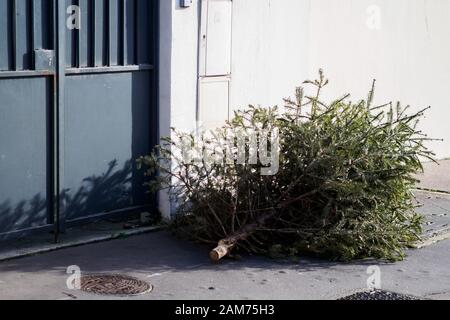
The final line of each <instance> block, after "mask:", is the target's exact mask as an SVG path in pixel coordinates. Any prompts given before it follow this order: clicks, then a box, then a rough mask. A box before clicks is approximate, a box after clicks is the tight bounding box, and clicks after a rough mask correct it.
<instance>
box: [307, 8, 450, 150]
mask: <svg viewBox="0 0 450 320" xmlns="http://www.w3.org/2000/svg"><path fill="white" fill-rule="evenodd" d="M371 5H376V6H378V8H379V14H380V25H379V27H380V29H379V30H377V29H371V28H369V27H368V25H367V22H368V20H369V22H370V21H374V20H370V18H371V17H375V19H376V16H372V15H371V13H373V11H372V12H371V11H370V9H369V11H368V8H370V6H371ZM373 8H376V7H373ZM375 13H376V12H375ZM309 16H310V24H309V30H310V37H309V39H310V41H309V42H308V48H309V50H308V56H309V62H308V69H309V77H313V76H314V75H315V74H316V73H317V70H318V69H319V68H323V69H324V70H325V72H326V74H327V76H328V77H329V78H330V80H331V85H330V88H329V89H328V92H329V93H330V94H332V95H335V96H336V95H337V96H339V95H341V94H342V93H347V92H351V93H352V94H353V96H354V98H355V99H360V98H364V97H366V96H367V92H368V90H369V88H370V85H371V82H372V79H374V78H376V79H377V81H378V83H377V88H378V89H377V101H378V102H379V103H384V102H389V101H392V100H393V101H397V100H400V101H402V102H403V103H404V104H405V105H408V104H411V105H412V106H415V109H416V110H419V108H423V107H427V106H432V110H431V111H429V112H428V114H427V117H426V119H425V120H424V122H423V125H422V129H423V130H424V131H425V132H426V133H428V134H429V135H430V136H432V137H435V138H444V139H445V142H438V143H431V144H430V147H431V148H432V149H433V150H434V151H435V152H436V153H437V155H438V157H439V158H444V157H450V125H449V118H450V99H449V94H448V92H449V89H450V1H448V0H339V1H336V0H313V1H311V11H310V14H309ZM375 25H376V24H372V23H369V26H375Z"/></svg>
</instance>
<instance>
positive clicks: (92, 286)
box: [81, 275, 153, 296]
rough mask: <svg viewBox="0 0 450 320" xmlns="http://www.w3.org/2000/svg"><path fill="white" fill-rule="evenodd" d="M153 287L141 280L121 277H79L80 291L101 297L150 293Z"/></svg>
mask: <svg viewBox="0 0 450 320" xmlns="http://www.w3.org/2000/svg"><path fill="white" fill-rule="evenodd" d="M152 289H153V287H152V286H151V285H150V284H148V283H146V282H144V281H141V280H138V279H136V278H133V277H128V276H122V275H88V276H82V277H81V290H82V291H85V292H89V293H95V294H101V295H117V296H131V295H139V294H145V293H149V292H151V291H152Z"/></svg>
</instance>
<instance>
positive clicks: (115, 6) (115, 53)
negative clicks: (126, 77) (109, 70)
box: [109, 0, 120, 66]
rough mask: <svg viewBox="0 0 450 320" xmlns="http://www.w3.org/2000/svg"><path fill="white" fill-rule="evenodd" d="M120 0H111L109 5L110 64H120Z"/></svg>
mask: <svg viewBox="0 0 450 320" xmlns="http://www.w3.org/2000/svg"><path fill="white" fill-rule="evenodd" d="M119 1H120V0H110V6H109V65H110V66H116V65H118V64H119V43H120V40H119V30H120V19H119Z"/></svg>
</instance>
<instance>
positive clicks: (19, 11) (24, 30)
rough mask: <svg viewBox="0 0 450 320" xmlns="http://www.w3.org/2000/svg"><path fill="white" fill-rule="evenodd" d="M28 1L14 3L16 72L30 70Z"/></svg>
mask: <svg viewBox="0 0 450 320" xmlns="http://www.w3.org/2000/svg"><path fill="white" fill-rule="evenodd" d="M29 5H30V2H29V1H28V0H16V1H15V12H14V19H15V28H14V29H15V44H16V48H15V49H16V54H15V55H16V70H29V69H30V62H31V61H30V60H31V59H30V55H31V51H32V49H31V41H30V40H31V30H30V27H31V22H32V21H31V20H32V19H31V16H32V15H31V12H30V10H29V9H30V7H29Z"/></svg>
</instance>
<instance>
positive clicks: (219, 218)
mask: <svg viewBox="0 0 450 320" xmlns="http://www.w3.org/2000/svg"><path fill="white" fill-rule="evenodd" d="M305 84H307V85H311V86H313V87H314V88H315V93H314V95H312V96H307V95H306V94H305V93H304V92H305V91H304V89H303V88H298V89H297V91H296V99H294V100H291V99H287V100H286V108H285V110H284V111H283V112H280V111H279V110H278V109H277V108H256V107H249V108H248V110H247V111H242V112H237V113H236V114H235V117H234V118H233V119H232V120H231V121H229V122H227V123H226V124H224V127H222V128H219V129H217V130H215V131H214V133H213V134H205V135H202V136H201V137H200V139H196V137H195V136H194V135H191V134H184V133H179V132H176V131H174V135H173V137H172V138H171V139H165V140H164V144H163V145H161V146H158V147H157V148H156V149H155V151H154V153H153V154H152V155H149V156H147V157H143V158H141V159H140V160H139V163H140V165H142V166H144V167H145V168H146V170H147V174H148V175H152V176H153V175H155V174H156V173H158V175H157V177H156V178H155V179H154V180H153V181H152V182H151V183H150V187H151V190H152V191H156V190H161V189H168V190H169V191H170V194H171V195H172V196H173V197H174V199H175V200H176V201H177V202H178V203H179V206H178V215H177V217H176V218H175V220H174V222H173V228H174V229H175V230H176V231H177V232H178V233H179V234H182V235H185V236H188V237H189V238H190V239H193V240H196V241H199V242H202V243H207V244H210V245H212V246H213V245H214V246H215V247H216V248H215V249H214V250H213V251H212V252H211V254H210V256H211V259H212V260H214V261H218V260H220V259H222V258H223V257H225V256H227V255H229V254H230V253H231V252H232V251H233V250H240V251H246V252H250V253H257V254H269V255H271V256H273V257H282V256H298V255H300V254H314V255H317V256H322V257H327V258H331V259H340V260H351V259H357V258H365V257H374V258H383V259H388V260H399V259H402V258H403V257H404V249H405V248H407V247H408V246H411V245H413V244H414V243H415V242H416V241H417V240H419V238H420V235H421V223H422V218H421V216H420V215H419V214H417V213H416V212H415V204H414V201H413V200H414V199H413V195H412V193H411V188H413V187H414V185H415V183H416V182H417V181H416V180H415V179H414V175H415V174H416V173H417V172H418V171H421V170H422V165H421V159H424V158H426V159H431V160H432V158H433V154H432V152H430V151H429V150H427V148H426V147H425V145H424V142H425V141H426V140H429V139H428V138H427V137H426V135H424V134H423V133H421V132H420V131H418V129H417V124H418V122H419V120H420V118H421V117H422V116H423V114H424V112H425V111H426V109H425V110H422V111H420V112H418V113H414V114H412V115H408V114H407V112H408V110H409V108H408V107H406V108H402V107H401V106H400V104H397V105H395V106H394V105H393V104H392V103H388V104H386V105H383V106H373V105H372V102H373V97H374V87H375V86H374V87H373V88H372V90H371V91H370V94H369V97H368V99H367V100H364V101H360V102H358V103H352V102H350V101H349V98H350V96H349V95H346V96H344V97H342V98H340V99H338V100H336V101H333V102H331V103H325V102H323V101H321V99H320V96H321V92H322V90H323V89H324V87H326V85H327V84H328V80H326V79H325V77H324V75H323V73H322V72H320V79H318V80H316V81H307V82H305ZM262 131H264V132H269V134H268V135H267V134H266V135H263V134H259V135H257V136H256V139H257V142H259V143H257V144H253V146H255V145H256V146H258V147H257V150H254V148H253V149H252V147H251V146H250V147H247V148H246V149H245V150H244V152H242V151H243V150H242V149H241V148H238V147H237V144H238V143H239V139H241V140H240V141H241V142H242V141H243V140H245V137H247V142H248V140H251V138H250V139H248V137H254V133H255V132H262ZM230 132H234V133H238V134H237V138H236V137H234V138H233V139H231V140H230V139H229V133H230ZM270 132H272V133H273V134H272V135H271V134H270ZM274 132H276V138H277V139H278V140H274V139H273V138H274V136H275V134H274ZM242 137H244V138H242ZM263 139H268V140H269V142H268V143H262V142H263V141H262V140H263ZM224 141H228V142H230V141H231V146H230V143H228V144H227V143H225V144H224ZM275 141H276V143H275ZM254 142H255V141H254ZM275 144H276V148H274V147H275ZM267 148H269V149H270V148H271V149H272V151H271V152H272V153H274V152H276V153H277V155H276V159H277V161H278V162H279V164H278V166H277V170H276V172H273V174H270V172H269V174H267V173H266V174H262V171H263V170H264V169H266V166H267V163H264V162H263V163H262V162H261V161H259V162H257V164H254V163H255V162H254V161H247V163H244V164H242V163H240V162H239V161H237V160H238V159H242V157H243V153H244V156H245V155H246V156H247V159H251V158H253V157H254V156H255V155H258V154H259V155H262V154H267V152H266V151H267V150H266V149H267ZM193 151H196V152H197V154H201V155H202V156H201V157H186V153H189V152H193ZM194 153H195V152H194ZM272 156H273V154H272ZM211 159H213V160H214V161H211ZM252 163H253V164H252Z"/></svg>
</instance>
